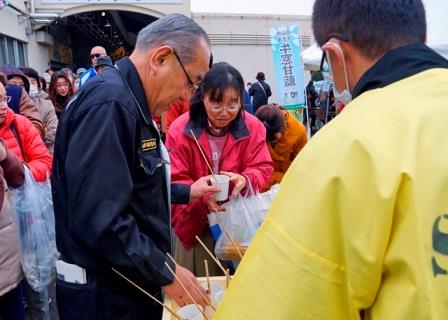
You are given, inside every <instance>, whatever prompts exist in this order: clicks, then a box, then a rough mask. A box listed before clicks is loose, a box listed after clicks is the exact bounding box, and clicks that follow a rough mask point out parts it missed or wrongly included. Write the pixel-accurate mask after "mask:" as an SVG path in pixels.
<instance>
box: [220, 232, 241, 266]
mask: <svg viewBox="0 0 448 320" xmlns="http://www.w3.org/2000/svg"><path fill="white" fill-rule="evenodd" d="M224 232H225V233H226V235H227V237H228V238H229V240H230V242H232V244H233V246H234V247H235V249H236V252H237V253H238V255H239V256H240V258H241V259H243V254H242V253H241V251H240V248H239V247H238V246H237V244H236V243H235V241H233V239H232V236H231V235H230V233H229V232H228V231H227V230H224Z"/></svg>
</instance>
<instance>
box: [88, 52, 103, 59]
mask: <svg viewBox="0 0 448 320" xmlns="http://www.w3.org/2000/svg"><path fill="white" fill-rule="evenodd" d="M99 57H101V53H92V54H91V55H90V59H93V58H99Z"/></svg>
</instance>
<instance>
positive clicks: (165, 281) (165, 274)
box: [160, 258, 176, 287]
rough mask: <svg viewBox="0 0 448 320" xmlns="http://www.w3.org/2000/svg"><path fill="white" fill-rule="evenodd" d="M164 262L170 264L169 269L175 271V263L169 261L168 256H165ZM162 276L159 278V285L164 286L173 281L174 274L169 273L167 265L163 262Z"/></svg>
mask: <svg viewBox="0 0 448 320" xmlns="http://www.w3.org/2000/svg"><path fill="white" fill-rule="evenodd" d="M165 262H166V263H167V264H168V265H169V266H170V268H171V270H173V271H174V272H176V265H175V264H174V263H173V261H171V259H169V258H165ZM162 274H163V277H162V278H161V279H160V286H161V287H163V286H166V285H169V284H171V283H173V281H174V276H173V274H172V273H171V271H170V270H169V269H168V267H167V266H166V265H165V263H163V269H162Z"/></svg>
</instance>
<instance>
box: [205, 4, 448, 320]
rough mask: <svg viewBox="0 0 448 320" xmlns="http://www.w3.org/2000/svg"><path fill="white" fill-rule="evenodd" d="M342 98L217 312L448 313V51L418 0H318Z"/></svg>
mask: <svg viewBox="0 0 448 320" xmlns="http://www.w3.org/2000/svg"><path fill="white" fill-rule="evenodd" d="M313 28H314V35H315V38H316V40H317V42H318V44H319V45H320V46H322V49H323V50H324V52H325V54H326V56H327V61H328V63H329V66H330V69H331V71H332V75H333V80H334V84H335V89H336V91H337V94H336V96H337V98H338V99H339V100H342V101H343V102H344V103H347V102H349V100H350V98H351V96H353V97H354V100H353V101H352V102H351V103H350V104H348V105H347V107H346V108H345V109H344V112H342V113H341V114H340V115H339V116H338V117H337V118H335V119H334V120H333V121H331V122H330V123H329V124H328V125H327V126H325V127H324V128H323V129H322V130H320V131H319V132H318V133H317V134H316V136H315V138H313V139H312V140H311V141H310V142H309V143H308V144H307V146H306V148H304V150H303V151H302V152H301V153H300V154H299V155H298V157H297V158H296V160H295V161H294V162H293V164H292V165H291V167H290V169H289V171H288V172H287V173H286V175H285V177H284V179H283V182H282V187H281V188H280V191H279V194H278V196H277V197H276V199H274V202H273V205H272V208H271V210H270V212H269V213H268V216H267V217H266V220H265V221H264V223H263V224H262V226H261V227H260V230H259V232H258V233H257V235H256V236H255V239H254V241H253V243H252V244H251V246H250V247H249V249H248V251H247V252H246V255H245V256H244V259H243V260H242V263H241V264H240V266H239V267H238V269H237V272H236V275H235V278H234V280H233V281H232V282H231V285H230V288H229V290H228V291H227V292H226V294H225V296H224V300H223V302H222V304H221V305H220V307H219V308H218V310H217V313H216V316H215V318H214V319H218V320H221V319H224V320H228V319H232V320H239V319H244V320H251V319H257V320H265V319H266V320H267V319H269V320H272V319H279V320H284V319H292V320H293V319H294V320H295V319H298V320H302V319H305V320H307V319H310V320H311V319H313V320H315V319H325V320H352V319H369V320H379V319H381V320H389V319H390V320H404V319H406V320H422V319H437V320H438V319H440V320H442V319H447V317H448V138H447V137H448V125H447V123H448V102H447V101H448V62H447V60H445V59H444V58H442V57H441V56H439V55H438V54H437V53H435V52H434V51H432V50H431V49H429V48H428V47H427V46H426V45H425V44H424V41H425V37H426V21H425V11H424V7H423V4H422V2H421V0H394V1H390V0H375V1H373V0H372V1H364V0H339V1H332V0H316V1H315V4H314V11H313Z"/></svg>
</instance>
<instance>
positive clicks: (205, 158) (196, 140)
mask: <svg viewBox="0 0 448 320" xmlns="http://www.w3.org/2000/svg"><path fill="white" fill-rule="evenodd" d="M190 132H191V135H192V136H193V139H194V141H195V142H196V144H197V146H198V148H199V151H200V152H201V155H202V157H203V158H204V160H205V163H206V164H207V167H208V169H209V170H210V173H211V175H212V176H213V177H215V173H214V172H213V170H212V167H211V166H210V163H209V162H208V160H207V157H206V156H205V154H204V151H202V148H201V145H200V144H199V141H198V139H196V136H195V135H194V132H193V130H192V129H190ZM215 181H216V182H218V181H217V180H216V178H215Z"/></svg>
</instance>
